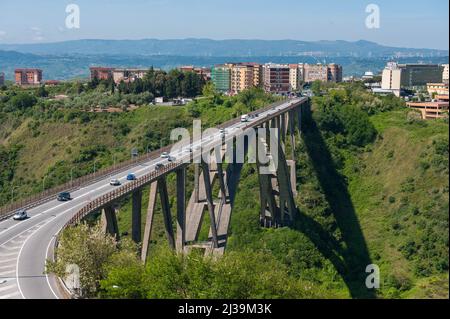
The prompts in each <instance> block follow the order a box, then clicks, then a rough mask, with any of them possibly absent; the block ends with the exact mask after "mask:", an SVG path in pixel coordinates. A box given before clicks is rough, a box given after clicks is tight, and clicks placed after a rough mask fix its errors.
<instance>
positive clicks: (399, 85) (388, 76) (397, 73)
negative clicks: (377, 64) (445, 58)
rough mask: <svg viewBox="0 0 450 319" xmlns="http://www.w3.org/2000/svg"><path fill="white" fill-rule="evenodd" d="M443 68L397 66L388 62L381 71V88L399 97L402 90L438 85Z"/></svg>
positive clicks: (432, 65) (425, 65)
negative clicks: (428, 84)
mask: <svg viewBox="0 0 450 319" xmlns="http://www.w3.org/2000/svg"><path fill="white" fill-rule="evenodd" d="M443 70H444V68H443V67H442V66H439V65H437V64H398V63H395V62H389V63H388V64H387V65H386V67H385V69H384V70H383V75H382V82H381V88H382V89H383V90H392V92H393V93H394V94H395V95H397V96H400V94H401V90H402V89H404V88H415V87H424V86H426V84H427V83H439V82H440V81H441V79H442V74H443Z"/></svg>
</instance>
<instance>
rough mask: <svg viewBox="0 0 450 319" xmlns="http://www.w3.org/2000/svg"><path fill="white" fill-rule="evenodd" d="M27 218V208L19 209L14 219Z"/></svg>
mask: <svg viewBox="0 0 450 319" xmlns="http://www.w3.org/2000/svg"><path fill="white" fill-rule="evenodd" d="M27 218H28V214H27V212H26V211H25V210H19V211H17V212H16V213H15V214H14V216H13V219H14V220H24V219H27Z"/></svg>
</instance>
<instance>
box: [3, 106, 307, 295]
mask: <svg viewBox="0 0 450 319" xmlns="http://www.w3.org/2000/svg"><path fill="white" fill-rule="evenodd" d="M301 100H302V99H298V98H296V99H291V100H288V101H286V102H285V103H283V104H282V105H280V106H277V107H276V109H269V110H266V111H263V112H261V113H259V114H258V115H259V116H258V118H261V117H264V116H268V115H269V116H270V115H271V114H273V113H276V112H277V111H281V110H282V109H285V108H287V107H289V106H291V105H292V104H293V103H297V102H300V101H301ZM258 118H256V119H258ZM251 121H252V120H251ZM251 121H250V123H245V122H244V123H241V122H238V123H235V124H233V125H230V126H229V127H227V128H226V130H227V139H229V138H232V137H233V135H234V134H236V133H237V132H240V130H235V129H237V128H240V129H244V128H245V127H246V126H251ZM253 121H254V120H253ZM235 132H236V133H235ZM202 138H203V141H204V142H203V144H202V147H203V148H205V144H206V145H207V146H206V147H208V146H211V145H217V144H218V143H219V144H220V143H221V139H222V138H221V135H220V133H218V134H214V135H212V136H203V137H202ZM200 143H201V142H200V141H198V142H196V143H194V144H192V145H190V147H191V148H193V149H195V148H196V147H197V146H198V145H200ZM171 155H172V156H174V157H175V158H176V159H177V161H179V160H182V159H183V158H185V157H190V156H191V154H190V153H189V152H180V153H175V154H171ZM167 162H168V161H167V159H163V158H160V157H157V158H154V159H151V160H149V161H148V162H145V163H142V164H138V165H137V166H135V167H133V168H132V169H127V170H124V171H121V172H119V173H116V174H113V175H110V176H106V177H105V178H104V179H102V180H100V181H97V182H94V183H93V184H90V185H88V186H85V187H83V188H80V189H78V190H76V191H74V192H72V193H71V196H72V198H73V199H72V200H70V201H67V202H59V201H57V200H56V199H55V200H52V201H49V202H46V203H44V204H42V205H40V206H37V207H34V208H32V209H29V210H28V216H29V218H28V219H26V220H23V221H14V220H13V219H12V218H10V219H6V220H3V221H1V222H0V299H8V298H9V299H55V298H56V299H58V298H62V297H63V295H62V294H61V292H60V291H59V289H58V286H57V285H56V278H54V276H53V275H46V274H45V273H44V269H45V261H46V259H51V258H52V256H53V246H54V241H55V238H56V235H57V234H58V232H59V231H60V230H61V228H62V227H63V226H64V225H65V224H66V223H67V222H68V221H69V220H70V218H71V217H72V216H74V215H75V214H76V212H77V211H78V210H79V209H81V208H82V207H83V206H84V205H86V204H87V203H89V202H90V201H92V200H93V199H95V198H97V197H100V196H102V195H104V194H106V193H109V192H111V191H112V190H113V189H114V188H115V186H111V185H110V184H109V182H110V180H111V179H112V178H117V179H119V180H120V181H121V183H122V184H124V183H127V180H126V176H127V175H128V173H134V174H135V175H136V177H137V178H139V177H142V176H144V175H146V174H148V173H150V172H151V171H152V170H154V169H155V166H156V164H158V163H163V164H167Z"/></svg>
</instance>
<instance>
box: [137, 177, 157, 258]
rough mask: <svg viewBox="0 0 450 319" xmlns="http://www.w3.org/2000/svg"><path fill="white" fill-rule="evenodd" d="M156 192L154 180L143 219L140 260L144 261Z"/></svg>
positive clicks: (148, 242) (150, 232) (150, 231)
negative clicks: (145, 215)
mask: <svg viewBox="0 0 450 319" xmlns="http://www.w3.org/2000/svg"><path fill="white" fill-rule="evenodd" d="M157 192H158V181H157V180H156V181H154V182H153V183H152V184H151V185H150V194H149V196H148V208H147V217H146V220H145V229H144V238H143V239H142V251H141V260H142V261H143V262H144V263H145V262H146V260H147V255H148V247H149V245H150V237H151V234H152V227H153V216H154V214H155V207H156V194H157Z"/></svg>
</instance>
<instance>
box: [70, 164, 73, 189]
mask: <svg viewBox="0 0 450 319" xmlns="http://www.w3.org/2000/svg"><path fill="white" fill-rule="evenodd" d="M73 169H74V168H73V167H72V168H71V169H70V187H72V186H73Z"/></svg>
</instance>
